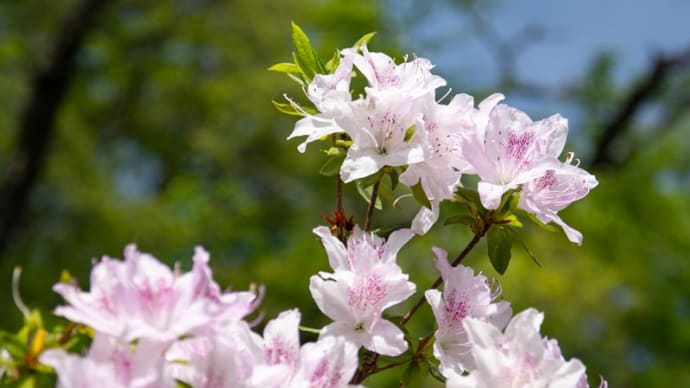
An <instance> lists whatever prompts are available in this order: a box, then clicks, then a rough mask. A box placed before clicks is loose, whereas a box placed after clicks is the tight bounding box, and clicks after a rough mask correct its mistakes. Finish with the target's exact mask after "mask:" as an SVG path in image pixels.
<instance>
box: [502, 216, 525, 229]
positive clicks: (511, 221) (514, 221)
mask: <svg viewBox="0 0 690 388" xmlns="http://www.w3.org/2000/svg"><path fill="white" fill-rule="evenodd" d="M502 221H504V222H505V221H507V222H506V223H505V225H510V226H512V227H514V228H522V227H523V226H524V225H522V222H520V220H518V218H517V217H516V216H515V214H510V215H508V216H506V217H503V220H502Z"/></svg>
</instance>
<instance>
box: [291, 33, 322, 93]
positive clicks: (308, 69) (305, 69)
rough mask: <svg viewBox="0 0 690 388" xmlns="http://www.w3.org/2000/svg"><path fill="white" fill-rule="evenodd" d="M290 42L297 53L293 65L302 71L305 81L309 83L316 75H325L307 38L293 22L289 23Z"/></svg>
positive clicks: (320, 62) (319, 60)
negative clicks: (290, 29)
mask: <svg viewBox="0 0 690 388" xmlns="http://www.w3.org/2000/svg"><path fill="white" fill-rule="evenodd" d="M291 26H292V42H293V43H294V45H295V49H296V50H297V52H296V53H295V55H294V59H295V63H296V64H297V66H299V68H300V69H301V70H302V73H303V74H304V76H305V78H306V79H307V81H311V80H312V79H313V78H314V75H315V74H317V73H326V68H325V66H324V64H323V62H322V61H321V59H320V58H319V57H318V55H317V54H316V52H315V51H314V49H313V48H312V46H311V42H310V41H309V37H308V36H307V34H305V33H304V31H303V30H302V29H301V28H300V26H298V25H297V24H296V23H295V22H291Z"/></svg>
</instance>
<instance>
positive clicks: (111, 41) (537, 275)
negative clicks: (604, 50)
mask: <svg viewBox="0 0 690 388" xmlns="http://www.w3.org/2000/svg"><path fill="white" fill-rule="evenodd" d="M74 4H75V1H62V2H45V1H40V0H26V1H22V2H3V3H1V4H0V177H1V176H4V174H5V166H6V165H7V161H8V157H9V155H10V154H11V151H12V148H13V146H14V139H15V134H16V126H17V122H18V116H19V113H20V111H21V109H22V107H23V104H24V103H25V99H26V96H27V95H28V89H27V88H28V85H29V83H28V79H29V77H30V75H31V73H32V70H33V69H34V68H35V67H36V66H38V65H39V64H40V63H41V61H42V60H43V58H44V56H45V53H46V52H47V50H49V48H50V44H51V42H52V40H53V38H54V34H55V32H56V31H57V30H58V27H59V23H60V22H61V20H62V17H63V16H64V14H65V13H66V12H67V11H68V10H69V9H70V7H73V6H74ZM29 20H30V21H31V23H27V21H29ZM291 20H295V21H298V22H299V23H300V25H301V26H302V27H303V28H304V29H305V30H306V31H307V33H308V34H309V36H310V37H311V38H312V42H313V43H314V45H315V46H316V47H317V48H318V49H319V50H320V52H321V54H322V57H324V58H329V57H330V56H331V54H332V53H333V51H334V49H335V48H340V47H343V46H345V45H348V44H351V43H352V42H354V41H355V40H356V39H357V38H359V37H360V36H362V35H363V34H365V33H368V32H370V31H378V34H377V36H376V38H375V39H374V41H373V42H372V43H371V46H372V47H373V48H374V49H377V50H384V51H387V52H389V53H391V54H395V53H396V52H397V53H398V54H399V53H400V50H398V47H400V46H403V47H404V45H402V44H401V43H400V42H397V41H396V39H397V38H396V34H395V32H394V31H399V30H401V29H403V28H404V27H405V26H402V25H399V24H396V22H395V21H394V20H393V19H392V18H389V17H388V16H387V15H386V12H385V10H384V9H383V7H382V5H381V4H379V3H377V2H369V1H365V0H349V1H344V0H332V1H321V0H262V1H255V0H251V1H250V0H234V1H212V0H177V1H173V0H157V1H148V0H146V1H143V0H139V1H134V0H122V1H114V2H112V3H111V4H110V5H109V6H108V7H106V8H105V12H103V13H102V14H101V15H100V17H99V18H98V19H97V20H96V23H95V28H94V29H93V31H92V32H91V34H90V35H89V36H88V39H87V41H86V43H85V46H84V48H83V50H82V52H81V54H80V56H79V60H78V72H77V74H76V78H75V80H74V83H73V85H72V87H71V89H70V93H69V94H68V96H67V98H66V99H65V101H64V102H63V105H62V107H61V110H60V114H59V120H58V125H57V130H56V136H55V138H54V141H53V143H52V145H51V148H50V152H49V155H48V159H47V163H46V166H45V169H44V170H43V171H42V174H41V177H40V180H39V182H38V184H37V185H36V186H35V187H34V189H33V191H32V193H31V196H30V205H29V209H28V212H27V213H26V214H25V217H24V218H23V219H22V220H21V224H20V225H19V228H18V229H17V230H16V233H15V234H14V238H13V240H12V242H11V244H10V245H9V246H8V248H7V249H6V251H5V252H1V254H2V256H1V257H0V259H1V261H0V276H1V277H0V279H2V281H0V284H2V285H3V287H2V289H3V291H0V325H2V327H3V328H5V329H9V328H13V327H17V328H18V327H19V326H20V325H21V316H20V314H19V311H18V310H16V308H15V307H14V305H13V303H12V301H11V297H10V292H9V291H10V277H11V272H12V268H13V267H14V266H16V265H20V266H22V267H23V268H24V276H23V279H22V284H21V289H22V296H23V298H24V300H25V302H26V303H27V304H28V305H29V306H31V307H39V308H41V309H42V310H43V311H49V310H50V309H51V308H52V307H54V306H55V305H57V304H58V303H60V300H59V299H58V297H57V296H56V295H55V294H54V293H53V292H52V291H51V289H50V288H51V285H52V284H53V283H55V282H56V281H57V279H58V277H59V274H60V270H62V269H63V268H67V269H68V270H69V271H70V272H71V273H73V274H74V275H75V276H76V277H77V278H79V279H80V281H81V285H82V286H83V287H86V286H87V284H88V272H89V269H90V263H91V259H92V258H97V257H100V256H101V255H102V254H107V255H111V256H115V257H120V256H121V252H122V249H123V247H124V246H125V245H126V244H127V243H130V242H136V243H137V244H138V245H139V247H140V248H141V249H142V250H143V251H146V252H151V253H153V254H154V255H156V256H157V257H159V258H161V259H162V260H164V261H166V262H168V263H172V262H175V261H178V262H180V263H181V264H182V267H183V268H189V267H190V266H191V264H190V262H191V256H192V252H193V246H194V245H197V244H199V245H203V246H204V247H206V248H207V249H208V250H209V251H210V252H211V256H212V262H211V264H212V267H213V269H214V274H215V277H216V279H217V280H218V281H219V283H220V284H221V285H223V286H230V287H233V288H236V289H246V288H248V287H249V285H250V284H251V283H253V282H255V283H259V284H265V285H266V286H267V292H266V298H265V301H264V303H263V304H262V306H263V310H264V312H265V313H266V317H267V319H270V318H273V317H275V316H276V315H277V313H278V312H279V311H281V310H284V309H287V308H292V307H300V309H301V310H302V313H303V324H304V325H306V326H312V327H319V326H320V325H323V324H325V323H326V322H327V321H326V318H325V317H323V316H322V315H320V313H319V312H318V310H317V309H316V307H315V305H314V303H313V302H312V301H311V298H310V296H309V293H308V289H307V284H308V278H309V276H310V275H311V274H313V273H315V272H316V271H318V270H324V269H326V267H327V262H326V260H325V253H324V252H323V249H322V248H321V246H320V244H319V242H318V241H317V239H316V238H315V237H314V236H313V235H312V234H311V229H312V228H313V227H315V226H317V225H319V224H322V223H323V221H322V220H321V218H320V217H321V216H322V215H327V214H328V215H330V214H331V212H332V209H333V208H334V206H335V204H334V183H333V179H332V178H328V177H323V176H320V175H318V174H317V173H316V172H317V170H318V168H319V167H320V166H321V164H322V163H323V161H324V160H325V156H324V155H322V154H321V153H320V152H319V151H318V150H317V149H316V148H317V147H311V149H310V150H309V151H308V152H307V153H306V154H304V155H301V154H298V153H297V151H296V149H295V147H296V145H297V141H292V142H286V141H285V137H286V136H287V135H288V134H289V133H290V131H291V129H292V126H293V125H294V120H293V118H291V117H287V116H285V115H282V114H280V113H279V112H277V111H276V110H275V109H274V108H273V107H272V106H271V100H276V101H279V100H281V99H282V93H283V92H285V93H288V94H289V95H290V96H292V97H295V98H297V99H301V98H303V97H302V96H301V91H300V90H299V89H298V88H296V85H295V84H294V83H292V82H290V80H289V79H287V77H284V76H282V75H281V74H274V73H270V72H267V71H266V68H268V67H269V66H271V65H272V64H274V63H278V62H284V61H289V60H290V52H291V50H292V45H291V40H290V21H291ZM405 20H409V19H405ZM404 50H405V51H407V52H413V51H414V48H413V47H404ZM431 60H432V61H433V58H431ZM614 72H615V61H614V60H613V59H612V58H611V57H609V56H602V57H600V59H598V60H597V61H596V62H595V63H594V64H593V65H592V68H591V70H590V71H589V72H588V73H586V74H584V75H583V79H582V83H581V88H580V89H579V90H578V91H577V92H576V93H575V95H574V96H573V98H572V101H573V103H575V104H577V105H578V107H579V108H580V110H581V112H583V114H584V115H586V120H584V122H585V125H586V128H585V129H586V130H585V131H578V132H579V134H581V135H582V136H587V137H586V139H585V140H584V143H587V142H589V144H587V145H586V146H585V147H584V148H585V149H587V147H591V145H592V144H593V143H594V142H596V141H597V139H598V136H599V134H600V130H601V128H600V127H601V125H602V122H603V121H604V120H605V118H606V115H608V114H610V113H611V112H612V111H615V108H616V107H617V106H618V105H620V104H621V103H622V97H621V96H622V95H623V94H624V93H625V92H626V90H627V89H626V88H627V86H626V87H623V88H620V87H617V86H616V84H615V83H614V82H612V81H611V79H612V77H613V73H614ZM444 76H450V75H444ZM689 79H690V78H689V77H688V76H687V74H686V75H685V76H684V77H676V78H675V79H673V82H672V84H669V85H666V87H665V88H664V89H663V92H661V93H659V95H658V96H656V100H655V101H656V103H655V104H656V105H655V106H653V107H652V110H654V112H656V113H657V114H656V116H655V117H657V116H658V117H661V118H657V119H655V120H646V121H645V120H638V121H637V122H635V123H634V125H633V129H632V130H631V131H630V132H629V133H628V134H626V136H625V137H623V138H622V139H619V140H620V141H619V143H620V149H621V150H622V151H621V153H622V155H624V156H625V157H626V158H625V161H624V162H623V163H622V164H620V165H619V166H617V167H616V168H610V169H606V170H604V169H602V170H599V171H595V173H596V174H597V176H598V177H599V179H600V186H599V187H598V188H597V189H595V190H594V191H593V192H592V194H591V195H590V196H589V197H588V198H586V199H585V200H583V201H581V202H580V203H576V204H575V205H573V206H572V208H571V209H568V210H567V211H564V212H563V218H564V220H566V222H568V223H569V224H571V225H572V226H574V227H575V228H577V229H579V230H581V231H582V232H583V234H584V236H585V241H584V244H583V246H582V247H577V246H574V245H572V244H570V243H568V241H567V240H566V239H565V237H564V236H563V235H562V233H561V232H558V233H548V232H545V231H542V230H538V229H537V228H533V230H532V229H530V228H529V227H527V229H528V230H527V232H529V234H528V238H527V239H526V241H527V243H528V245H529V246H530V248H531V249H532V251H533V252H534V253H535V254H536V255H537V256H538V257H539V259H540V261H541V263H542V268H538V267H537V266H535V265H534V263H533V262H532V261H531V260H530V258H529V257H527V256H526V255H524V254H523V253H522V252H519V250H517V251H515V252H513V255H514V256H515V257H514V258H513V260H512V261H511V264H510V267H509V268H508V270H507V272H506V274H505V275H504V276H499V275H498V274H496V273H495V272H494V271H493V270H492V269H491V266H490V264H489V262H488V259H487V255H486V250H485V249H484V248H483V245H481V248H480V249H477V250H476V251H475V252H473V253H472V254H471V256H470V258H469V259H468V260H467V262H466V263H468V264H470V265H472V266H474V267H475V268H477V269H483V270H484V271H485V272H486V273H488V274H490V275H492V276H497V277H499V280H500V282H501V284H502V286H503V295H504V297H505V298H506V299H508V300H510V301H511V302H512V303H513V306H514V310H515V311H520V310H522V309H524V308H526V307H528V306H534V307H536V308H538V309H539V310H543V311H545V313H546V319H545V323H544V328H543V333H544V334H546V335H548V336H550V337H554V338H557V339H558V340H559V342H560V344H561V347H562V349H563V352H564V354H565V355H566V357H579V358H581V359H582V360H583V362H584V363H585V364H586V365H587V366H588V371H589V374H590V381H591V382H592V383H594V382H595V381H597V374H599V373H601V374H603V375H604V376H605V377H606V378H607V379H608V380H609V382H610V383H611V386H614V387H650V386H690V369H688V365H690V286H689V285H690V173H689V172H688V171H689V170H690V140H689V139H690V136H688V134H689V133H690V132H689V131H690V114H689V111H688V109H687V107H686V108H682V107H681V108H677V109H676V110H674V111H673V112H667V110H665V108H664V107H667V106H676V107H677V106H678V103H677V98H678V95H679V94H681V93H684V92H683V91H684V90H688V89H690V88H689V86H690V81H689ZM453 86H454V87H456V88H455V89H454V90H463V89H462V85H453ZM457 86H460V87H457ZM470 92H471V91H470ZM506 92H507V94H508V96H509V97H510V91H506ZM685 93H686V92H685ZM686 94H687V93H686ZM530 113H532V112H530ZM667 113H668V114H667ZM670 113H673V115H671V114H670ZM533 117H535V118H536V114H533ZM577 142H578V144H580V142H583V140H582V139H579V140H577ZM345 194H346V198H348V201H346V203H345V207H346V209H347V210H348V211H350V212H351V213H354V214H355V221H357V222H363V214H364V209H365V204H364V203H363V202H362V201H361V200H360V199H359V198H358V195H357V193H356V190H355V189H354V188H352V187H346V193H345ZM412 202H413V201H410V203H408V204H407V205H406V206H405V208H404V209H403V210H397V209H394V210H391V209H390V208H384V212H382V213H378V214H377V215H376V217H377V218H376V220H375V225H379V226H383V225H386V226H391V225H394V226H396V227H403V226H406V225H407V223H408V221H409V219H411V216H412V215H413V214H414V211H415V209H414V206H415V205H414V204H413V203H412ZM446 210H448V209H446ZM446 214H448V213H446ZM470 236H471V235H470V232H469V231H468V230H467V228H466V227H464V228H463V226H461V225H452V226H447V227H443V226H442V225H437V226H436V227H434V229H433V230H432V232H431V233H430V234H429V235H427V236H424V237H421V238H418V239H415V240H414V241H413V242H412V243H411V244H410V246H408V247H406V248H405V249H404V250H403V251H402V253H401V255H400V263H401V266H402V267H403V268H404V269H405V270H407V271H408V272H409V273H412V274H413V279H412V280H413V281H415V282H416V283H417V285H418V288H419V290H420V294H421V292H422V290H423V289H424V288H425V287H426V286H427V285H429V284H431V282H432V281H433V280H434V279H435V277H436V276H437V274H436V272H435V269H434V268H433V265H432V258H433V254H432V253H431V249H430V248H431V246H432V245H439V246H442V247H444V248H445V249H447V250H448V251H449V254H450V255H451V256H454V255H455V254H457V252H459V251H460V250H461V249H462V247H463V246H464V245H465V243H466V242H467V241H469V239H470ZM404 311H405V306H401V307H398V308H396V309H394V311H392V314H402V313H403V312H404ZM49 321H51V320H50V319H49ZM53 321H54V319H53ZM433 329H434V327H433V320H432V317H431V313H430V311H429V309H428V308H426V307H424V308H423V309H422V310H421V311H420V314H419V316H418V317H417V318H415V320H413V321H412V322H411V325H410V330H411V331H412V332H413V333H416V334H418V335H419V336H424V335H426V334H427V333H429V332H431V331H432V330H433ZM400 373H401V371H397V370H396V371H392V372H390V373H387V376H386V374H384V376H374V377H372V378H371V380H368V381H366V382H365V384H367V385H369V386H389V385H391V386H395V385H396V383H395V376H399V375H400Z"/></svg>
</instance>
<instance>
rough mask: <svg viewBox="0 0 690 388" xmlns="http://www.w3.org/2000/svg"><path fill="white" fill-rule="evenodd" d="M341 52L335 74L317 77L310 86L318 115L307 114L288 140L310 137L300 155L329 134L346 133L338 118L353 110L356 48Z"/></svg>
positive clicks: (309, 89) (310, 94) (309, 93)
mask: <svg viewBox="0 0 690 388" xmlns="http://www.w3.org/2000/svg"><path fill="white" fill-rule="evenodd" d="M340 53H341V60H340V64H339V65H338V67H337V68H336V70H335V72H334V73H333V74H317V75H315V76H314V79H313V80H312V81H311V83H310V84H309V85H308V86H307V91H306V92H307V97H308V98H309V100H311V102H312V103H314V106H316V108H317V109H318V111H319V113H317V114H315V115H310V114H307V113H306V112H304V114H305V117H304V118H302V119H300V120H299V121H298V122H297V123H296V124H295V129H294V130H293V132H292V133H291V134H290V136H288V140H289V139H292V138H294V137H301V136H307V139H306V140H305V141H304V142H302V143H301V144H300V145H299V146H297V150H298V151H299V152H305V151H306V149H307V144H308V143H311V142H313V141H316V140H319V139H321V138H323V137H324V136H327V135H331V134H334V133H342V132H344V131H343V129H342V128H341V127H340V126H339V124H338V123H337V121H336V119H338V118H340V117H342V116H343V114H344V113H345V112H349V111H350V108H349V105H350V104H351V103H352V96H351V95H350V79H351V78H352V61H353V60H354V56H355V54H356V53H355V50H354V49H345V50H342V51H341V52H340Z"/></svg>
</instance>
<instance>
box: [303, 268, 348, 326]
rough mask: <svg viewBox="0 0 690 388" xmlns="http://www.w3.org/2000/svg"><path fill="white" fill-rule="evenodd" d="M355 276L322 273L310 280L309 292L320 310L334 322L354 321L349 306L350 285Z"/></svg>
mask: <svg viewBox="0 0 690 388" xmlns="http://www.w3.org/2000/svg"><path fill="white" fill-rule="evenodd" d="M352 278H353V275H352V274H351V273H349V272H339V273H335V274H330V273H325V272H320V273H319V275H313V276H312V277H311V278H309V291H310V292H311V296H312V298H313V299H314V302H316V305H317V306H318V307H319V309H320V310H321V311H322V312H323V313H324V314H326V315H327V316H328V317H329V318H331V319H332V320H334V321H342V320H352V319H353V317H352V313H351V312H350V310H349V308H348V305H347V291H348V285H349V284H351V283H352Z"/></svg>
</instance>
